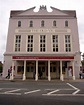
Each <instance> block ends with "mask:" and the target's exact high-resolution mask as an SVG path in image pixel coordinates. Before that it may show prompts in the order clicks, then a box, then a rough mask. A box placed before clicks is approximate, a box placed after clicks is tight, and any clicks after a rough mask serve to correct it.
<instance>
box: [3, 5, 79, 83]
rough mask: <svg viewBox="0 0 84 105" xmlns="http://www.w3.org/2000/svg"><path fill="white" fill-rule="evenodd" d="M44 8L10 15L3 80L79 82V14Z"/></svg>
mask: <svg viewBox="0 0 84 105" xmlns="http://www.w3.org/2000/svg"><path fill="white" fill-rule="evenodd" d="M51 9H52V11H51V12H48V11H47V8H46V6H40V8H39V10H38V12H35V7H32V8H30V9H27V10H15V11H14V10H13V11H11V12H10V18H9V28H8V36H7V45H6V52H5V53H4V65H3V77H5V76H6V75H7V73H8V69H9V68H10V67H12V69H11V79H18V78H19V79H22V80H26V79H28V80H30V79H35V80H36V81H37V80H49V81H50V80H53V79H54V80H55V79H59V80H64V79H67V78H69V77H70V78H71V79H73V80H75V79H76V78H79V70H80V46H79V35H78V26H77V17H76V11H74V10H59V9H57V8H54V7H51Z"/></svg>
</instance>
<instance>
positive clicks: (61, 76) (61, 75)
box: [60, 61, 64, 81]
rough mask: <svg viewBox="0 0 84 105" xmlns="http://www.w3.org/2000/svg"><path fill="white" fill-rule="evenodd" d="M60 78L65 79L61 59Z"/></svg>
mask: <svg viewBox="0 0 84 105" xmlns="http://www.w3.org/2000/svg"><path fill="white" fill-rule="evenodd" d="M60 80H62V81H63V80H64V77H63V74H62V61H60Z"/></svg>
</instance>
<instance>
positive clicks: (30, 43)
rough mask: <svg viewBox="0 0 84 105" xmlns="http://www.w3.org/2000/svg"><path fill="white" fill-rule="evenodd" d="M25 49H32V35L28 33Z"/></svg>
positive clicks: (29, 50)
mask: <svg viewBox="0 0 84 105" xmlns="http://www.w3.org/2000/svg"><path fill="white" fill-rule="evenodd" d="M27 51H28V52H32V51H33V35H28V41H27Z"/></svg>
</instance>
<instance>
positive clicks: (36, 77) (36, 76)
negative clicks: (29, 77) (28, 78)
mask: <svg viewBox="0 0 84 105" xmlns="http://www.w3.org/2000/svg"><path fill="white" fill-rule="evenodd" d="M35 80H36V81H37V80H38V60H36V75H35Z"/></svg>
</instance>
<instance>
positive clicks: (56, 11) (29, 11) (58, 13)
mask: <svg viewBox="0 0 84 105" xmlns="http://www.w3.org/2000/svg"><path fill="white" fill-rule="evenodd" d="M34 9H35V7H32V8H30V9H27V10H25V11H21V12H18V13H16V14H14V16H27V15H55V16H68V15H69V14H68V13H66V12H64V11H63V10H59V9H57V8H54V7H51V9H52V12H48V11H47V9H42V10H41V9H39V11H38V12H34Z"/></svg>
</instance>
